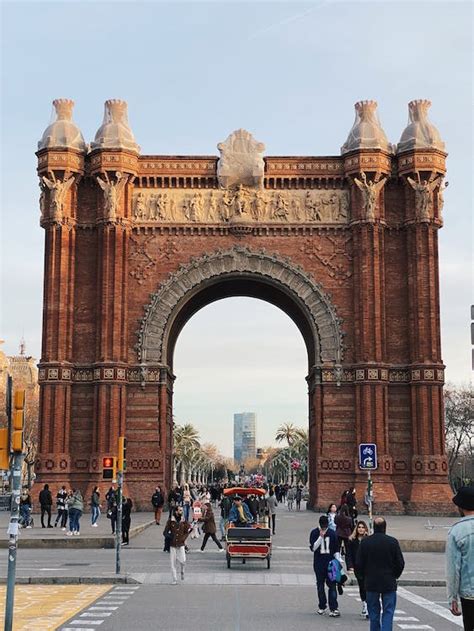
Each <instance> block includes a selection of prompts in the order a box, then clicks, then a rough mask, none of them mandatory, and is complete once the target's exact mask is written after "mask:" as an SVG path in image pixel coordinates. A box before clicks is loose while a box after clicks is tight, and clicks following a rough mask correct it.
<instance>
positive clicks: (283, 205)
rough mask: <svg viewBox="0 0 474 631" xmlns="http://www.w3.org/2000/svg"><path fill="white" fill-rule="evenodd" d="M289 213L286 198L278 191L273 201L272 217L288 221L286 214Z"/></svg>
mask: <svg viewBox="0 0 474 631" xmlns="http://www.w3.org/2000/svg"><path fill="white" fill-rule="evenodd" d="M289 213H290V209H289V204H288V200H286V199H285V198H284V197H283V195H282V193H278V195H277V198H276V200H275V201H274V208H273V215H272V217H273V219H277V220H281V221H288V215H289Z"/></svg>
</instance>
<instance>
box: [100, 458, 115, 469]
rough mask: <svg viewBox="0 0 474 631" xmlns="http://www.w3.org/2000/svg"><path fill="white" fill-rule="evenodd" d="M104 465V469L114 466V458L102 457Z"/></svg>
mask: <svg viewBox="0 0 474 631" xmlns="http://www.w3.org/2000/svg"><path fill="white" fill-rule="evenodd" d="M102 466H103V467H104V469H110V468H112V467H113V466H114V459H113V458H109V457H108V456H107V457H106V458H102Z"/></svg>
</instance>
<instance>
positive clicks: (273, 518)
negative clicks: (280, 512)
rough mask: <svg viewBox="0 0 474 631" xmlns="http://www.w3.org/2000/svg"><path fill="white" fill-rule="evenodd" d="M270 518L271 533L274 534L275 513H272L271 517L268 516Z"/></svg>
mask: <svg viewBox="0 0 474 631" xmlns="http://www.w3.org/2000/svg"><path fill="white" fill-rule="evenodd" d="M270 518H271V520H272V533H273V534H275V522H276V515H275V513H273V515H270Z"/></svg>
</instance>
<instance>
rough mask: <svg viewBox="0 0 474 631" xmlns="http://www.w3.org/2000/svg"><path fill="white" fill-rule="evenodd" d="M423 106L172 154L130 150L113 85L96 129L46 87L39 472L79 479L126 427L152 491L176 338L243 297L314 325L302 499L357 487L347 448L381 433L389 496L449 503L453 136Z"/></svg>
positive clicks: (167, 464) (135, 476)
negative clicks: (304, 137)
mask: <svg viewBox="0 0 474 631" xmlns="http://www.w3.org/2000/svg"><path fill="white" fill-rule="evenodd" d="M429 105H430V103H429V102H428V101H412V102H411V103H410V104H409V116H410V123H409V125H408V126H407V127H406V129H405V130H404V131H403V133H402V136H401V139H400V142H399V143H398V145H396V146H394V145H392V144H390V143H389V142H388V140H387V138H386V136H385V133H384V132H383V129H382V128H381V126H380V123H379V119H378V117H377V114H376V103H375V102H374V101H361V102H359V103H357V104H356V120H355V122H354V125H353V127H352V129H351V130H350V132H349V136H348V138H347V140H346V142H345V143H344V145H343V146H342V150H341V152H340V154H338V155H334V156H329V157H328V156H319V157H318V156H265V157H264V155H263V154H264V149H265V147H264V145H263V144H262V143H260V142H257V141H256V140H255V139H254V138H253V137H252V136H251V134H249V133H248V132H246V131H244V130H238V131H236V132H234V133H233V134H231V135H230V136H229V138H227V140H226V141H224V142H221V143H219V145H218V149H219V154H220V155H219V156H164V155H142V154H141V153H140V148H139V147H138V145H137V143H136V142H135V139H134V137H133V133H132V131H131V129H130V126H129V124H128V120H127V107H126V104H125V103H124V102H123V101H116V100H111V101H107V102H106V104H105V115H104V120H103V123H102V125H101V126H100V128H99V129H98V131H97V134H96V136H95V139H94V141H93V142H92V143H91V145H90V146H89V145H86V143H85V142H84V139H83V137H82V134H81V132H80V130H79V129H78V128H77V126H76V125H75V123H74V121H73V118H72V109H73V103H72V101H68V100H65V99H60V100H57V101H55V102H54V106H55V108H56V112H57V117H56V118H57V120H56V121H55V122H54V123H52V124H51V125H50V126H49V127H48V128H47V129H46V130H45V132H44V134H43V137H42V139H41V141H40V143H39V148H38V152H37V157H38V174H39V177H40V186H41V197H40V206H41V226H42V227H43V229H44V231H45V274H44V275H45V278H44V318H43V345H42V357H41V362H40V365H39V380H40V384H41V396H40V445H39V452H40V453H39V456H38V459H37V464H36V470H37V474H38V478H39V481H40V482H41V483H43V482H48V483H50V484H51V485H52V487H53V488H56V486H58V485H60V484H63V483H66V484H67V483H70V484H72V485H75V486H79V487H80V488H81V489H82V491H83V492H84V493H86V496H87V495H88V494H89V492H90V490H91V489H92V487H93V486H94V485H95V484H97V483H98V482H100V480H101V465H102V458H103V456H106V455H112V454H114V453H116V450H117V439H118V437H119V436H120V435H126V436H127V438H128V449H127V458H128V468H127V475H126V484H127V487H128V488H127V493H128V494H130V495H131V496H132V497H133V498H134V500H135V504H136V505H138V506H141V505H143V506H145V507H148V503H149V497H150V495H151V492H152V490H153V488H154V487H155V485H156V484H157V483H158V484H161V485H163V486H165V487H166V488H169V485H170V483H171V475H172V447H173V432H172V429H173V383H174V380H175V375H174V373H173V352H174V347H175V343H176V340H177V337H178V336H179V334H180V331H181V330H182V328H183V327H184V325H185V324H186V322H187V321H188V320H189V318H191V317H192V315H193V314H194V313H196V312H197V311H198V310H199V309H201V308H202V307H204V306H205V305H207V304H209V303H210V302H212V301H214V300H218V299H222V298H225V297H228V296H250V297H258V298H260V299H263V300H267V301H268V302H270V303H272V304H274V305H275V306H277V307H279V308H281V309H282V310H283V311H285V312H286V313H287V314H288V315H289V316H290V317H291V318H292V319H293V321H294V322H295V323H296V325H297V326H298V328H299V330H300V331H301V335H302V337H303V339H304V341H305V345H306V349H307V356H308V373H307V383H308V397H309V398H308V410H309V413H308V427H309V460H310V461H309V485H310V496H311V499H310V504H311V505H312V506H327V505H328V503H329V502H330V501H333V500H334V498H335V497H339V495H340V492H341V489H344V488H347V487H349V486H352V485H354V486H355V487H356V488H357V489H358V490H359V497H363V492H364V487H365V484H366V475H365V474H364V473H361V472H360V471H359V468H358V461H357V446H358V444H359V443H362V442H375V443H377V446H378V454H379V467H378V469H377V471H376V472H374V475H373V478H374V480H375V493H376V497H377V505H378V507H379V508H380V510H390V511H392V512H404V511H407V512H417V511H421V510H431V511H437V512H443V511H447V510H448V509H449V510H450V508H451V493H450V488H449V486H448V484H447V463H446V453H445V445H444V418H443V382H444V365H443V361H442V356H441V345H440V321H439V281H438V267H439V266H438V230H439V229H440V228H441V227H442V209H443V189H444V184H443V178H444V175H445V160H446V155H447V154H446V153H445V151H444V144H443V142H442V141H441V139H440V137H439V133H438V131H437V130H436V128H435V127H434V126H433V125H432V123H431V122H430V120H429V118H428V108H429ZM205 369H206V368H205V362H203V370H204V371H205ZM178 377H179V375H178ZM210 405H212V402H210Z"/></svg>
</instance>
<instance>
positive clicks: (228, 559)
mask: <svg viewBox="0 0 474 631" xmlns="http://www.w3.org/2000/svg"><path fill="white" fill-rule="evenodd" d="M227 567H228V568H230V554H229V553H227Z"/></svg>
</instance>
